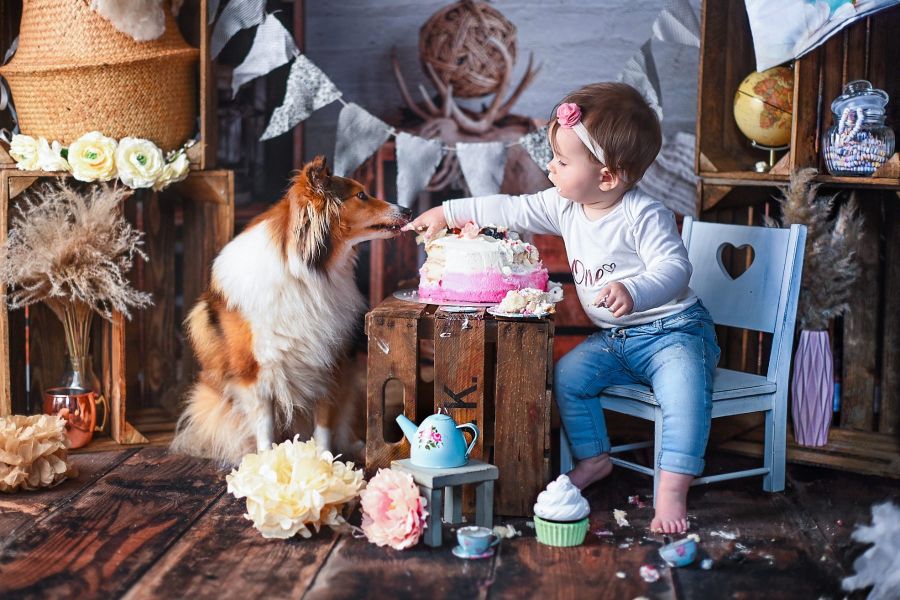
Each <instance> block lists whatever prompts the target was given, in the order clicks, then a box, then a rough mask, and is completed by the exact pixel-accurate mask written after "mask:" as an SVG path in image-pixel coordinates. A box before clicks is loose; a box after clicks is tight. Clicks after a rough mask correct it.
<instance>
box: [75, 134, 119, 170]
mask: <svg viewBox="0 0 900 600" xmlns="http://www.w3.org/2000/svg"><path fill="white" fill-rule="evenodd" d="M115 154H116V140H114V139H112V138H108V137H106V136H105V135H103V134H102V133H100V132H99V131H92V132H90V133H86V134H84V135H83V136H81V137H80V138H78V139H77V140H75V141H74V142H72V145H71V146H69V154H68V159H69V164H70V165H72V174H73V175H74V176H75V179H77V180H78V181H109V180H110V179H113V178H115V176H116V156H115Z"/></svg>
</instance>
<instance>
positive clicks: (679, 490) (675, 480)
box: [650, 471, 694, 533]
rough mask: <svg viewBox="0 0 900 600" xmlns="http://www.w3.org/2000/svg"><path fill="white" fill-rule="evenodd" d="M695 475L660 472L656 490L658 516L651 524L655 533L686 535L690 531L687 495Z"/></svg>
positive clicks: (656, 515) (655, 516) (654, 517)
mask: <svg viewBox="0 0 900 600" xmlns="http://www.w3.org/2000/svg"><path fill="white" fill-rule="evenodd" d="M692 481H694V477H693V475H684V474H682V473H670V472H669V471H660V474H659V487H658V488H657V490H656V498H655V500H656V514H655V515H654V516H653V520H652V521H651V522H650V531H652V532H654V533H684V532H685V531H687V529H688V522H687V493H688V490H689V489H690V487H691V482H692Z"/></svg>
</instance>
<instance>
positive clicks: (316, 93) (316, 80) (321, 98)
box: [259, 54, 341, 141]
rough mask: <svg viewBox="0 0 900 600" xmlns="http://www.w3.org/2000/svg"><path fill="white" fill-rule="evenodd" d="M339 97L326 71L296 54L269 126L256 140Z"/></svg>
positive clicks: (290, 125)
mask: <svg viewBox="0 0 900 600" xmlns="http://www.w3.org/2000/svg"><path fill="white" fill-rule="evenodd" d="M340 97H341V91H340V90H339V89H337V87H335V85H334V82H332V81H331V80H330V79H329V78H328V75H326V74H325V73H323V72H322V70H321V69H320V68H319V67H317V66H316V65H315V64H314V63H313V62H312V61H311V60H309V59H308V58H306V56H305V55H303V54H301V55H299V56H298V57H297V58H296V59H295V60H294V64H293V65H291V73H290V75H288V80H287V91H285V93H284V100H283V101H282V103H281V106H279V107H278V108H276V109H275V112H273V113H272V118H271V120H269V126H268V127H266V130H265V132H263V134H262V136H261V137H260V138H259V139H260V141H265V140H268V139H271V138H273V137H276V136H279V135H281V134H282V133H284V132H285V131H288V130H289V129H292V128H293V127H294V126H295V125H296V124H297V123H299V122H300V121H302V120H304V119H306V118H307V117H309V115H311V114H312V113H313V112H315V111H317V110H319V109H320V108H322V107H323V106H327V105H328V104H331V103H332V102H334V101H335V100H337V99H338V98H340Z"/></svg>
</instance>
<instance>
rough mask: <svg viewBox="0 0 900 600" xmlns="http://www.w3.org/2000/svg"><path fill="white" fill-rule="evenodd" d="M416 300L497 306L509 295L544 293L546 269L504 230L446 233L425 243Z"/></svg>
mask: <svg viewBox="0 0 900 600" xmlns="http://www.w3.org/2000/svg"><path fill="white" fill-rule="evenodd" d="M425 253H426V259H425V263H424V264H423V265H422V268H421V269H420V270H419V275H420V276H421V277H420V279H419V298H421V299H423V300H433V301H434V302H436V303H439V302H447V301H456V302H487V303H497V302H500V301H501V300H503V299H504V298H505V297H506V293H507V292H508V291H510V290H519V289H524V288H534V289H537V290H540V291H547V279H548V274H547V269H545V268H544V265H543V263H541V260H540V257H539V256H538V251H537V248H535V247H534V245H532V244H529V243H527V242H524V241H522V240H520V239H518V236H517V235H515V234H513V233H510V232H508V231H507V230H506V228H504V227H478V226H477V225H475V224H474V223H468V224H466V226H465V227H463V228H462V229H451V230H449V231H448V230H444V231H443V232H441V233H439V234H438V235H435V236H434V237H433V238H431V239H430V240H428V241H426V243H425Z"/></svg>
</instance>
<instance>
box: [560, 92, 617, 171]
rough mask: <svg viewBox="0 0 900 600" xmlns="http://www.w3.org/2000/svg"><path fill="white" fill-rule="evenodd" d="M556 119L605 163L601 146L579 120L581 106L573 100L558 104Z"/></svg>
mask: <svg viewBox="0 0 900 600" xmlns="http://www.w3.org/2000/svg"><path fill="white" fill-rule="evenodd" d="M556 120H557V121H558V122H559V124H560V126H561V127H565V128H566V129H571V130H572V131H574V132H575V135H577V136H578V139H579V140H581V143H582V144H584V145H585V147H586V148H587V149H588V151H589V152H590V153H591V154H593V155H594V157H595V158H596V159H597V160H599V161H600V163H601V164H604V165H605V164H606V158H605V154H604V152H603V148H601V147H600V144H598V143H597V142H596V141H595V140H594V138H592V137H591V134H589V133H588V130H587V127H585V126H584V123H582V122H581V108H579V107H578V105H577V104H575V103H574V102H564V103H562V104H560V105H559V107H558V108H557V109H556Z"/></svg>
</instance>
